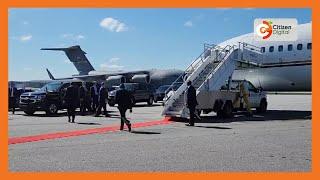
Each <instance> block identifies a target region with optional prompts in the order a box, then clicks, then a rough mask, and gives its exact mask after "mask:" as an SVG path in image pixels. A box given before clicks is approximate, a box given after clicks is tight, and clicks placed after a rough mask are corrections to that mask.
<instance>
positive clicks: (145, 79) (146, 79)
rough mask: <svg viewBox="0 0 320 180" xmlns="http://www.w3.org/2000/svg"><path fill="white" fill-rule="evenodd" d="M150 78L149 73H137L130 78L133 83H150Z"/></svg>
mask: <svg viewBox="0 0 320 180" xmlns="http://www.w3.org/2000/svg"><path fill="white" fill-rule="evenodd" d="M150 81H151V79H150V76H149V74H137V75H134V76H133V77H132V78H131V82H135V83H150Z"/></svg>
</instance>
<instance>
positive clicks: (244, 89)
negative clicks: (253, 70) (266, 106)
mask: <svg viewBox="0 0 320 180" xmlns="http://www.w3.org/2000/svg"><path fill="white" fill-rule="evenodd" d="M240 96H241V97H242V98H243V101H244V103H245V104H246V109H247V111H248V116H249V117H251V116H252V111H251V105H250V101H249V87H248V82H247V81H246V80H244V81H242V82H241V83H240Z"/></svg>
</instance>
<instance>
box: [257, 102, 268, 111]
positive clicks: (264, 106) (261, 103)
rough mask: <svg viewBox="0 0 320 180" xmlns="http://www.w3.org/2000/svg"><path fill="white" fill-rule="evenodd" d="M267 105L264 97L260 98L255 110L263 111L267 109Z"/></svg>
mask: <svg viewBox="0 0 320 180" xmlns="http://www.w3.org/2000/svg"><path fill="white" fill-rule="evenodd" d="M267 106H268V103H267V101H266V99H261V101H260V105H259V107H258V108H257V112H259V113H265V112H266V111H267Z"/></svg>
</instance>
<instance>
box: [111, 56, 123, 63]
mask: <svg viewBox="0 0 320 180" xmlns="http://www.w3.org/2000/svg"><path fill="white" fill-rule="evenodd" d="M119 60H120V58H118V57H113V58H111V59H109V63H117V62H118V61H119Z"/></svg>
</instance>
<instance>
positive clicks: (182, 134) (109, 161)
mask: <svg viewBox="0 0 320 180" xmlns="http://www.w3.org/2000/svg"><path fill="white" fill-rule="evenodd" d="M311 104H312V95H305V94H301V95H282V94H281V95H269V96H268V111H267V112H266V113H264V114H254V116H253V117H246V116H245V113H241V112H240V113H236V114H235V116H234V118H232V119H218V118H217V117H216V116H215V113H210V114H207V115H204V114H202V115H201V117H202V120H201V121H199V122H196V125H195V127H187V126H185V123H184V122H175V121H167V120H166V119H164V117H162V116H161V111H162V109H163V107H162V106H161V105H160V104H154V105H153V106H147V105H145V103H139V104H138V105H137V106H136V107H134V108H133V113H129V111H128V112H127V116H128V118H129V119H130V120H131V122H132V123H133V132H132V133H129V132H128V131H119V130H118V129H119V124H120V118H119V112H118V111H117V108H116V107H108V110H109V112H110V115H111V117H103V116H101V117H93V116H92V115H87V116H77V117H76V123H68V122H67V117H66V112H65V111H59V114H58V115H57V116H54V117H46V116H45V114H44V112H37V113H36V114H35V115H34V116H27V115H25V114H24V113H23V112H22V111H17V112H16V114H14V115H12V114H11V112H9V113H8V120H9V132H8V136H9V139H8V144H9V148H8V154H9V158H8V159H9V167H8V169H9V171H10V172H123V171H125V172H128V171H129V172H132V171H137V172H159V171H161V172H162V171H170V172H172V171H179V172H181V171H183V172H221V171H223V172H239V171H241V172H248V171H250V172H259V171H263V172H265V171H271V172H288V171H293V172H310V171H311V143H312V142H311V113H312V112H311V111H312V107H311Z"/></svg>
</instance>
